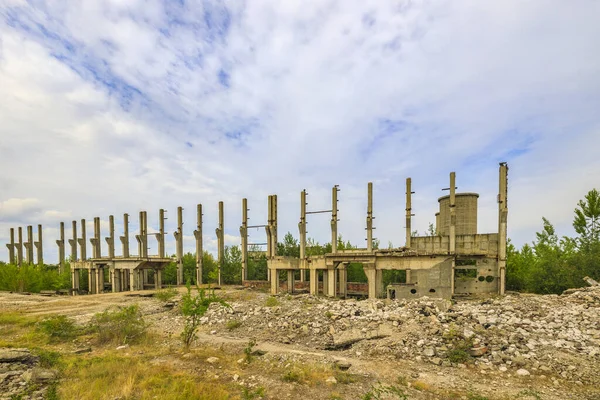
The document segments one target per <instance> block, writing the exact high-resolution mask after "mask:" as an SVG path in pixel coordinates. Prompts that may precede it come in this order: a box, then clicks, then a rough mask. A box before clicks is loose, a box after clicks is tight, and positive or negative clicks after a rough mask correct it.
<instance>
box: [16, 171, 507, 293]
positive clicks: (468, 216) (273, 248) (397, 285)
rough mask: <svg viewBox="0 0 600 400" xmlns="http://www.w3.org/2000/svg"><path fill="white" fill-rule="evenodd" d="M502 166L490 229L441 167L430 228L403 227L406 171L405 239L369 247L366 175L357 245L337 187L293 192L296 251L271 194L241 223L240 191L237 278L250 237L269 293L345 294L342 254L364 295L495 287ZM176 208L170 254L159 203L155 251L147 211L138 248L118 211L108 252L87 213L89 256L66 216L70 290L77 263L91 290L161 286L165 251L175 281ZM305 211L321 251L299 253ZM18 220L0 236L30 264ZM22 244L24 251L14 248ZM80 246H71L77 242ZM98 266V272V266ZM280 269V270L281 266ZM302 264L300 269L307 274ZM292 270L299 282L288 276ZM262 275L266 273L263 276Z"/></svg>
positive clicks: (502, 216) (501, 229)
mask: <svg viewBox="0 0 600 400" xmlns="http://www.w3.org/2000/svg"><path fill="white" fill-rule="evenodd" d="M507 175H508V166H507V165H506V163H501V164H500V168H499V193H498V230H497V232H492V233H478V232H477V201H478V197H479V195H478V194H476V193H456V182H455V181H456V177H455V173H454V172H452V173H450V180H449V187H448V188H447V189H446V190H448V191H449V194H448V195H446V196H443V197H440V198H439V199H438V203H439V212H438V213H436V215H435V217H436V219H435V220H436V226H435V232H434V234H432V235H431V236H412V232H411V225H412V217H413V213H412V194H413V192H412V187H411V186H412V182H411V179H410V178H408V179H407V180H406V221H405V222H406V228H405V229H406V244H405V246H404V247H400V248H395V249H375V248H373V229H374V221H373V220H374V217H373V184H372V183H369V184H368V191H367V198H368V206H367V212H366V232H367V235H366V236H367V237H366V241H367V247H366V248H363V249H351V250H338V246H337V240H338V229H337V223H338V199H337V195H338V191H339V188H338V187H337V185H336V186H334V187H333V188H332V191H331V209H329V210H307V205H308V203H307V195H308V194H307V192H306V190H304V191H302V192H301V193H300V222H299V224H298V229H299V234H300V243H299V244H300V255H299V257H287V256H278V255H277V196H276V195H271V196H269V197H268V203H267V206H268V218H267V223H266V224H261V225H248V211H249V210H248V203H247V200H246V199H243V200H242V225H241V227H240V236H241V250H242V277H241V278H242V281H243V282H245V281H247V279H248V268H249V257H250V256H251V254H249V252H248V249H249V247H251V246H257V245H258V246H265V247H266V250H265V251H264V255H265V256H266V259H267V267H268V276H267V277H266V279H267V281H270V282H268V285H269V286H270V290H271V293H272V294H277V293H279V292H280V290H282V288H283V289H286V290H287V291H289V292H293V291H294V290H296V289H297V288H307V289H308V290H309V291H310V293H311V294H313V295H319V294H323V295H325V296H330V297H337V296H339V297H346V296H347V295H349V294H350V293H349V290H348V287H349V285H348V282H347V268H348V265H350V264H351V263H352V264H354V263H359V264H361V265H362V267H363V270H364V272H365V275H366V277H367V280H368V284H367V288H368V289H367V293H365V294H366V295H368V297H369V298H381V297H386V296H387V297H388V298H417V297H422V296H429V297H441V298H451V297H452V296H454V295H461V294H486V293H487V294H504V290H505V270H506V241H507V236H506V234H507V233H506V232H507V231H506V223H507V215H508V205H507ZM223 208H224V206H223V202H219V208H218V221H219V222H218V228H217V229H216V236H217V243H218V246H217V248H218V257H217V258H218V267H219V274H218V284H222V278H221V269H222V266H223V262H224V253H225V244H224V243H225V242H224V218H223ZM182 211H183V209H182V208H181V207H178V209H177V230H176V232H174V237H175V248H176V256H175V258H174V259H172V258H171V257H167V256H166V252H165V234H166V233H165V230H164V222H165V210H163V209H161V210H160V211H159V218H158V226H159V230H158V233H155V234H154V236H155V238H156V240H157V242H158V254H156V255H149V254H148V219H147V213H146V212H145V211H142V212H140V213H139V221H140V224H139V226H140V231H139V234H138V235H136V240H137V242H138V252H137V255H132V254H131V252H130V250H129V216H128V215H127V214H125V215H124V216H123V226H124V232H123V236H120V238H119V239H120V241H121V244H122V255H121V256H117V255H116V254H115V229H114V217H113V216H112V215H111V216H110V217H109V236H108V237H106V238H105V240H106V243H107V245H108V254H106V255H105V256H103V255H102V254H101V233H100V218H99V217H96V218H94V233H93V235H94V236H93V238H91V239H90V243H91V245H92V257H90V258H88V257H87V254H86V248H87V238H86V224H85V220H81V226H80V229H81V235H80V237H79V236H78V235H77V221H73V223H72V239H70V240H69V241H68V242H69V244H70V248H71V255H70V260H71V263H70V265H71V277H72V289H73V293H78V292H79V286H80V285H79V281H80V276H81V273H87V275H88V282H89V292H90V293H101V292H103V291H105V290H110V291H113V292H115V291H124V290H131V291H133V290H140V289H144V288H160V287H161V286H162V278H161V274H162V271H163V270H164V268H165V267H166V266H167V265H168V264H169V263H170V262H172V261H175V262H176V263H177V284H178V285H181V284H183V283H184V282H183V254H184V252H183V213H182ZM311 214H330V215H331V244H332V246H331V253H328V254H324V255H320V256H308V255H307V237H306V233H307V231H306V224H307V216H308V215H311ZM202 217H203V214H202V205H200V204H199V205H198V206H197V221H196V222H197V228H196V230H195V231H194V237H195V240H196V249H195V250H196V280H197V282H198V283H202V254H203V248H202ZM251 228H265V231H266V236H267V241H266V243H249V242H248V229H251ZM22 233H23V232H22V228H18V240H17V241H15V231H14V229H12V228H11V229H10V243H8V244H7V247H8V250H9V259H10V262H15V263H17V264H18V265H22V264H23V263H30V264H33V260H34V255H33V254H34V251H33V249H34V247H35V248H36V249H37V261H38V264H42V263H43V259H42V227H41V225H38V241H37V242H34V241H33V230H32V227H31V226H28V227H27V241H26V242H24V241H23V234H22ZM56 243H57V245H58V248H59V252H58V254H59V268H62V266H63V265H64V262H65V227H64V223H61V224H60V239H59V240H57V241H56ZM24 248H25V250H26V253H25V256H24V254H23V249H24ZM78 249H79V252H78ZM389 270H396V271H398V270H400V271H404V274H403V276H404V277H405V278H404V281H403V282H394V283H391V284H389V285H388V286H387V287H383V274H384V271H389ZM105 271H106V272H105ZM282 272H285V275H282V274H281V273H282ZM307 274H308V277H307ZM297 275H299V282H296V276H297ZM267 281H265V283H267Z"/></svg>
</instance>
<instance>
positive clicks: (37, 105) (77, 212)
mask: <svg viewBox="0 0 600 400" xmlns="http://www.w3.org/2000/svg"><path fill="white" fill-rule="evenodd" d="M37 7H38V8H35V7H34V6H33V5H31V4H29V3H25V2H14V1H13V2H11V3H5V4H4V5H2V6H0V38H1V39H0V86H1V87H2V92H3V96H0V120H2V125H1V126H0V170H2V171H3V173H2V174H1V176H0V193H1V194H0V196H4V197H0V202H2V204H5V203H7V202H11V201H13V199H17V200H19V199H20V200H19V201H24V199H34V198H35V199H38V201H37V203H36V204H35V205H31V204H30V205H29V206H28V207H30V208H29V209H26V208H23V207H24V206H23V205H19V206H17V205H10V207H12V208H13V209H16V208H15V207H17V208H18V207H21V209H20V211H19V210H16V211H14V210H13V211H10V212H9V211H7V210H9V209H10V208H9V209H6V208H4V209H1V208H0V240H4V239H6V237H7V235H8V228H9V227H11V226H15V227H16V226H19V225H25V224H37V223H44V224H45V226H46V227H47V229H48V231H47V232H48V233H47V235H48V239H50V240H48V239H47V240H46V243H52V241H51V239H52V237H51V236H53V235H56V234H57V232H58V231H57V229H56V228H57V226H58V222H59V219H63V220H65V222H67V224H66V225H67V229H68V230H70V223H69V222H70V220H72V219H77V220H79V219H81V218H82V217H84V218H86V219H87V220H88V222H89V221H91V220H92V219H93V217H95V216H100V217H101V218H102V220H103V225H102V227H103V236H106V234H107V233H106V232H107V230H106V221H107V217H108V215H110V214H113V215H115V218H116V229H117V232H116V234H117V236H118V235H120V232H122V214H123V213H124V212H128V213H130V215H131V217H130V218H131V226H130V232H132V235H133V234H134V232H136V231H135V229H137V213H138V211H139V210H147V211H148V214H149V224H150V225H151V227H152V228H151V229H156V228H157V220H156V217H157V210H158V208H166V209H167V210H169V214H168V215H169V220H167V231H169V232H172V231H173V230H174V229H175V224H176V218H175V216H176V213H175V211H176V207H177V206H183V207H184V208H185V210H184V220H185V225H184V233H185V235H186V237H190V238H191V233H192V231H193V230H194V228H195V205H196V204H197V203H202V204H203V205H204V233H205V237H206V244H205V248H206V249H209V250H210V251H214V250H215V249H216V240H215V238H214V228H215V226H216V224H217V202H218V201H220V200H222V201H225V226H226V232H227V244H235V243H237V241H239V235H238V228H239V225H240V218H241V211H240V208H241V207H240V205H241V198H242V197H247V198H248V199H249V204H250V207H251V212H250V215H251V218H252V222H253V223H257V224H258V223H264V222H265V221H266V196H267V195H268V194H271V193H276V194H278V196H279V219H280V221H279V227H280V233H279V236H280V237H283V235H284V234H285V232H286V231H288V230H289V231H291V232H292V233H293V234H294V235H296V236H297V223H298V216H299V192H300V191H301V190H302V189H303V188H306V189H307V190H308V191H309V193H310V195H309V205H310V207H311V208H312V207H315V209H320V208H325V207H328V206H330V204H329V203H330V200H329V196H330V188H331V186H332V185H334V184H340V188H341V190H342V191H341V192H340V195H339V196H340V206H339V207H340V219H341V221H340V226H339V228H340V229H339V231H340V233H342V234H343V235H344V237H345V238H347V239H350V240H351V241H352V242H354V243H357V244H359V245H363V244H364V235H365V234H364V224H365V216H366V215H365V213H366V183H367V181H369V180H372V181H374V182H375V195H374V196H375V216H376V217H377V219H376V221H375V223H376V226H377V231H376V236H377V237H378V238H379V239H380V240H381V241H382V243H383V244H387V242H388V241H392V242H393V243H394V244H395V245H401V244H403V242H404V240H403V238H404V229H403V226H404V179H405V178H406V177H407V176H411V177H412V178H413V189H414V190H415V191H416V194H415V198H414V202H413V208H414V212H415V214H416V216H415V218H414V224H415V225H414V226H415V229H418V230H419V231H424V230H425V229H426V228H427V224H428V223H429V222H430V221H433V220H434V216H433V214H434V212H435V210H436V208H437V197H439V196H440V195H442V194H443V193H442V192H441V191H440V189H441V188H444V187H447V185H448V172H450V171H451V170H455V171H457V180H458V186H459V190H465V191H467V190H468V191H476V192H479V193H480V194H481V197H480V218H479V221H480V224H479V225H480V231H491V230H495V229H496V224H497V214H496V207H497V205H496V203H495V195H496V192H497V190H498V189H497V186H498V185H497V162H498V161H508V162H509V165H510V177H509V183H510V191H509V199H510V203H509V204H510V216H509V218H510V223H509V234H510V236H511V237H512V238H513V239H514V241H516V242H517V243H522V242H525V241H530V240H532V239H533V237H534V235H533V232H534V231H535V230H536V229H539V227H540V226H541V224H540V221H541V216H542V215H544V216H546V217H547V218H549V219H550V220H551V221H552V222H554V223H555V224H556V225H557V227H559V232H561V233H565V234H566V233H571V232H572V230H571V229H570V227H569V225H570V220H571V218H572V210H573V208H574V207H575V204H576V201H577V200H578V199H579V198H581V197H582V196H583V195H584V194H585V192H586V191H587V190H589V189H591V188H592V187H593V186H594V185H597V179H596V178H597V174H598V171H600V161H599V160H598V157H597V154H595V151H594V149H596V148H598V145H600V121H599V120H598V116H597V110H598V109H599V108H600V74H599V72H600V53H598V51H597V45H598V39H597V38H598V37H600V26H599V25H598V24H597V21H596V19H597V18H596V16H597V15H598V14H599V12H600V5H599V3H597V2H591V1H585V0H577V1H573V2H569V3H568V4H567V3H565V2H560V1H554V0H553V1H550V2H548V1H542V0H536V1H529V2H517V1H504V2H494V3H490V2H486V3H485V4H484V3H481V2H479V1H475V0H472V1H467V0H466V1H461V2H455V1H441V2H432V1H425V2H419V3H414V2H409V1H394V2H376V1H368V2H363V1H344V2H341V1H323V2H319V3H318V4H317V3H315V4H314V5H313V6H312V7H306V4H305V3H304V2H300V1H285V2H273V1H266V0H264V1H252V2H248V3H241V2H226V3H211V2H205V3H203V4H202V5H197V4H194V5H190V4H188V3H185V5H179V3H176V2H167V3H165V2H158V1H150V2H140V1H127V2H124V1H114V2H112V1H111V2H105V1H87V2H84V3H79V4H71V3H63V2H47V3H44V4H37ZM40 26H41V27H43V29H41V28H40ZM4 171H8V172H4ZM11 204H12V203H11ZM328 229H329V217H325V216H314V217H311V219H310V220H309V235H310V236H313V237H315V238H316V239H317V240H318V241H320V242H325V241H328V240H329V232H328ZM253 234H254V235H255V236H256V241H262V239H261V238H262V235H263V232H255V233H253ZM67 236H69V233H68V232H67ZM88 236H89V232H88ZM167 237H168V242H167V246H168V252H170V253H173V252H174V246H173V240H172V234H171V233H169V235H168V236H167ZM211 238H212V239H211ZM213 242H214V243H213ZM185 243H186V251H191V250H193V240H191V241H190V239H189V238H188V240H187V241H186V242H185ZM151 246H155V244H154V243H153V244H151ZM119 248H120V247H119ZM134 248H135V241H132V249H134ZM46 251H47V252H48V253H49V254H54V253H55V252H56V249H55V248H54V247H52V246H50V247H49V246H48V245H47V246H46ZM5 253H6V249H5V248H4V246H0V259H5V258H6V255H5ZM52 257H54V256H52ZM52 257H50V258H52Z"/></svg>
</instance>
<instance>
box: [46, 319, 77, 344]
mask: <svg viewBox="0 0 600 400" xmlns="http://www.w3.org/2000/svg"><path fill="white" fill-rule="evenodd" d="M36 329H37V330H38V331H40V332H43V333H45V334H46V335H48V337H49V338H50V340H51V341H52V340H55V341H64V340H70V339H73V338H74V337H75V336H77V331H78V329H77V327H76V326H75V324H74V323H73V321H72V320H70V319H69V318H67V316H66V315H54V316H52V317H48V318H45V319H43V320H42V321H40V322H38V324H37V326H36Z"/></svg>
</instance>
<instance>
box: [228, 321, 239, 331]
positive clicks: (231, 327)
mask: <svg viewBox="0 0 600 400" xmlns="http://www.w3.org/2000/svg"><path fill="white" fill-rule="evenodd" d="M240 326H242V322H241V321H238V320H237V319H230V320H229V321H227V324H225V327H226V328H227V330H228V331H232V330H234V329H237V328H239V327H240Z"/></svg>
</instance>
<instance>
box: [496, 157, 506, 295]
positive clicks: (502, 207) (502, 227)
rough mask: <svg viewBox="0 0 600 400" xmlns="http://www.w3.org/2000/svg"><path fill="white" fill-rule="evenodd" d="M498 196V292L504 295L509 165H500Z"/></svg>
mask: <svg viewBox="0 0 600 400" xmlns="http://www.w3.org/2000/svg"><path fill="white" fill-rule="evenodd" d="M499 186H500V188H499V194H498V270H499V271H498V272H499V280H500V282H499V285H498V291H499V293H500V294H501V295H503V294H504V293H505V291H506V242H507V222H508V165H507V164H506V163H505V162H503V163H500V177H499Z"/></svg>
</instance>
